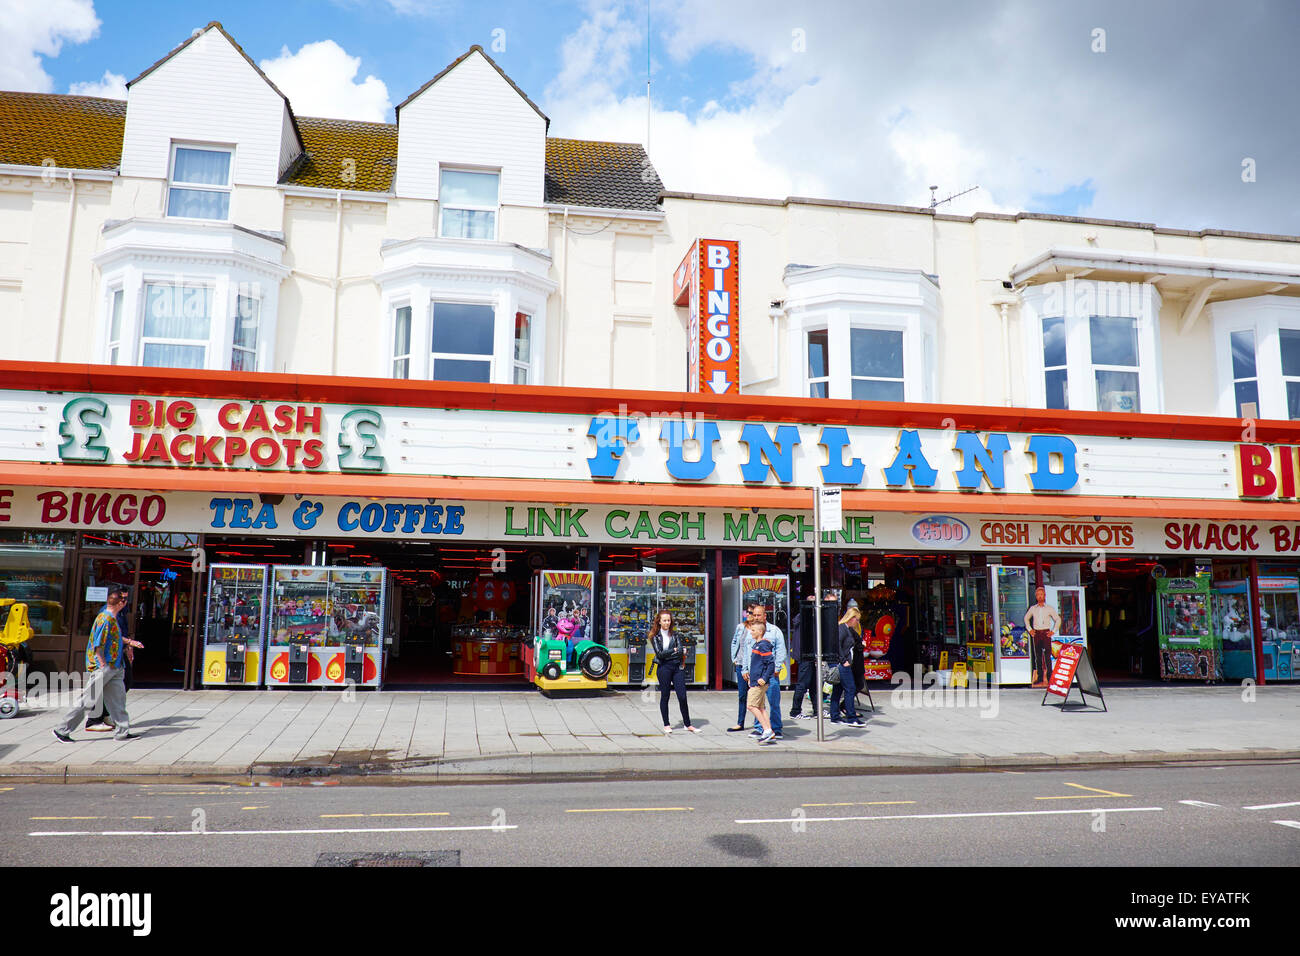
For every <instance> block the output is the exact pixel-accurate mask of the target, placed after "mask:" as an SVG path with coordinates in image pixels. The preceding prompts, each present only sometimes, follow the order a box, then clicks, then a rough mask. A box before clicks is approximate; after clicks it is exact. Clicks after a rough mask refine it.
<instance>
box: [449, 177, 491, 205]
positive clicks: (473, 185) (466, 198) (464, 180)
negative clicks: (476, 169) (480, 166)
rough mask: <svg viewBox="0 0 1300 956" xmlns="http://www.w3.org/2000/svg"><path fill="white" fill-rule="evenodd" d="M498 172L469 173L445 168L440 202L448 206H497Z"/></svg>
mask: <svg viewBox="0 0 1300 956" xmlns="http://www.w3.org/2000/svg"><path fill="white" fill-rule="evenodd" d="M497 179H498V177H497V174H496V173H467V172H464V171H462V170H458V169H444V170H443V171H442V182H441V184H440V185H439V188H438V202H440V203H442V204H443V205H446V206H495V205H496V204H497Z"/></svg>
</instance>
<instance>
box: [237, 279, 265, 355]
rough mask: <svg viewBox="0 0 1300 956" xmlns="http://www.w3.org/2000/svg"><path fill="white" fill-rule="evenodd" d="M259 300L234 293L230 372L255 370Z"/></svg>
mask: <svg viewBox="0 0 1300 956" xmlns="http://www.w3.org/2000/svg"><path fill="white" fill-rule="evenodd" d="M261 311H262V303H261V300H260V299H258V298H257V297H256V296H253V295H245V294H244V293H242V292H240V293H237V294H236V295H235V319H234V331H233V335H232V336H231V342H230V370H231V371H232V372H256V371H257V338H258V322H259V319H260V318H261Z"/></svg>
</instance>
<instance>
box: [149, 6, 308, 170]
mask: <svg viewBox="0 0 1300 956" xmlns="http://www.w3.org/2000/svg"><path fill="white" fill-rule="evenodd" d="M209 30H217V31H218V32H219V33H220V34H221V35H222V36H223V37H225V38H226V40H227V41H229V43H230V45H231V46H233V47H234V48H235V49H236V50H237V51H238V52H239V55H240V56H242V57H243V58H244V59H245V60H247V61H248V65H249V66H251V67H252V68H253V69H254V70H255V71H256V72H257V75H258V76H260V77H261V78H262V79H263V80H264V81H265V82H266V85H267V86H269V87H270V88H271V89H273V90H275V93H276V95H277V96H278V97H280V99H282V100H284V106H285V109H287V110H288V111H289V122H290V123H292V124H293V134H294V135H295V136H296V137H298V146H299V147H302V145H303V142H302V131H301V130H300V129H298V118H297V117H296V116H294V115H293V107H292V106H291V105H290V104H289V97H287V96H285V95H284V94H283V93H282V92H280V88H279V87H278V86H276V85H275V84H274V83H272V82H271V78H270V77H269V76H267V75H266V74H265V73H263V72H262V68H261V67H260V66H258V65H257V64H256V63H255V62H253V58H252V57H251V56H249V55H248V54H247V53H245V52H244V48H243V47H242V46H240V45H239V44H238V43H237V42H236V41H235V38H234V37H232V36H231V35H230V34H229V33H227V32H226V28H225V27H223V26H222V25H221V23H220V22H219V21H217V20H212V21H211V22H209V23H208V25H207V26H205V27H203V28H202V29H199V30H195V31H194V32H193V33H192V34H190V38H189V39H188V40H186V41H185V42H184V43H182V44H180V45H179V46H177V47H175V48H173V49H172V51H171V52H170V53H168V54H167V55H166V56H164V57H163V58H162V59H160V60H157V61H155V62H154V64H153V65H152V66H150V67H149V68H148V69H146V70H145V71H144V72H143V73H141V74H140V75H139V76H137V77H136V78H135V79H133V80H130V81H129V82H128V83H127V84H126V85H127V87H128V89H129V88H130V87H131V86H132V85H133V84H136V83H139V82H140V81H141V80H143V79H144V78H145V77H146V76H148V75H149V74H150V73H152V72H153V71H154V70H156V69H158V67H160V66H162V65H163V64H164V63H166V62H167V61H168V60H170V59H171V58H172V57H174V56H175V55H176V54H178V53H180V52H181V50H184V49H185V48H186V47H187V46H189V45H190V44H191V43H193V42H194V41H195V40H197V39H198V38H199V37H201V36H203V34H205V33H207V32H208V31H209Z"/></svg>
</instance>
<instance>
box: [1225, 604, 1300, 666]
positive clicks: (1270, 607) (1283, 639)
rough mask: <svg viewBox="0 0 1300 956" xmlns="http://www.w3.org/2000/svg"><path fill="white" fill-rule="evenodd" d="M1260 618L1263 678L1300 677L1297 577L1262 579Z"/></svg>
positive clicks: (1299, 625)
mask: <svg viewBox="0 0 1300 956" xmlns="http://www.w3.org/2000/svg"><path fill="white" fill-rule="evenodd" d="M1259 622H1260V627H1261V628H1263V633H1262V634H1261V637H1262V638H1263V643H1262V645H1261V649H1262V650H1263V656H1264V679H1265V680H1266V681H1268V680H1273V681H1278V680H1296V679H1297V678H1300V584H1297V582H1296V579H1295V578H1260V579H1259ZM1225 666H1226V665H1225Z"/></svg>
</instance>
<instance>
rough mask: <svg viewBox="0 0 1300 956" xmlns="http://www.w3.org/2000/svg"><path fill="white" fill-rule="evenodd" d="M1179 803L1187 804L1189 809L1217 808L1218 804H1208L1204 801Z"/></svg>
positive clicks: (1182, 801)
mask: <svg viewBox="0 0 1300 956" xmlns="http://www.w3.org/2000/svg"><path fill="white" fill-rule="evenodd" d="M1178 802H1179V803H1185V804H1187V805H1188V806H1189V807H1217V806H1218V804H1217V803H1206V802H1205V801H1204V800H1179V801H1178Z"/></svg>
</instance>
